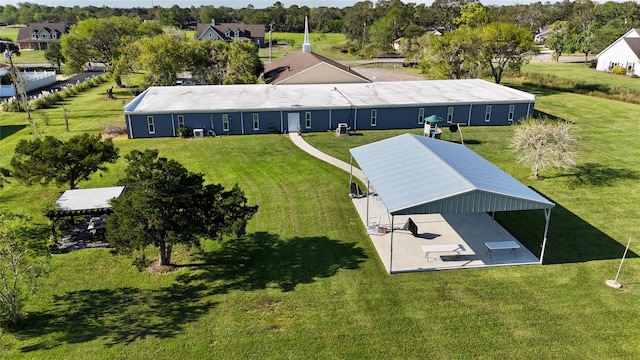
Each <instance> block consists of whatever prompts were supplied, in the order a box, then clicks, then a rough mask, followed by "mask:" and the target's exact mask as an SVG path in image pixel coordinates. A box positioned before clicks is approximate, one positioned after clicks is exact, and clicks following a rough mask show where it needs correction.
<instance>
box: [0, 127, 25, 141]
mask: <svg viewBox="0 0 640 360" xmlns="http://www.w3.org/2000/svg"><path fill="white" fill-rule="evenodd" d="M25 127H27V126H26V125H0V140H3V139H6V138H8V137H9V136H11V135H13V134H15V133H17V132H18V131H20V130H22V129H24V128H25Z"/></svg>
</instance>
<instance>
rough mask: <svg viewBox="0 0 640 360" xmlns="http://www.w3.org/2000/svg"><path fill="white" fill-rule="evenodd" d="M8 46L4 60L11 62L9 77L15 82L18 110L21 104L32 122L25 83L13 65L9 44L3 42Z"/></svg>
mask: <svg viewBox="0 0 640 360" xmlns="http://www.w3.org/2000/svg"><path fill="white" fill-rule="evenodd" d="M3 43H5V44H6V45H7V47H6V49H5V50H4V53H3V55H4V59H5V61H7V60H8V61H9V76H11V80H12V81H13V89H14V91H15V95H16V99H17V100H18V110H19V109H20V104H22V107H24V110H25V111H26V113H27V119H28V120H31V112H30V111H29V99H27V91H26V89H25V88H24V83H23V82H22V77H21V76H20V73H19V72H18V70H17V69H16V67H15V65H13V59H12V56H13V54H12V53H11V50H9V44H10V43H9V42H8V41H3Z"/></svg>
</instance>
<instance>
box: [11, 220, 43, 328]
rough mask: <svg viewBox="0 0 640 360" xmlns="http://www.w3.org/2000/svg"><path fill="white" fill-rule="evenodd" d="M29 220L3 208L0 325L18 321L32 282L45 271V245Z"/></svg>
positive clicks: (12, 323)
mask: <svg viewBox="0 0 640 360" xmlns="http://www.w3.org/2000/svg"><path fill="white" fill-rule="evenodd" d="M30 220H31V219H30V218H28V217H27V216H25V215H18V214H12V213H7V212H3V211H0V325H6V324H8V325H15V324H17V322H18V319H19V315H20V306H21V305H22V302H23V301H24V296H25V295H27V290H28V288H29V287H30V286H29V285H34V281H35V280H36V279H37V278H38V277H39V276H40V275H42V274H43V270H44V262H43V256H44V254H45V253H46V246H44V244H45V242H44V241H42V240H43V239H38V237H36V236H34V234H36V233H37V230H36V229H34V228H33V227H32V226H31V225H28V224H29V223H30V222H31V221H30ZM36 239H37V240H36ZM31 287H32V286H31ZM33 289H34V288H33V287H32V290H33Z"/></svg>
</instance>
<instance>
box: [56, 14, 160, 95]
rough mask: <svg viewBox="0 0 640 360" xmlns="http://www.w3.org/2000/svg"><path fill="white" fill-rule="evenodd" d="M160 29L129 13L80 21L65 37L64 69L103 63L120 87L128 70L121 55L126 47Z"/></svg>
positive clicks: (77, 69) (63, 41)
mask: <svg viewBox="0 0 640 360" xmlns="http://www.w3.org/2000/svg"><path fill="white" fill-rule="evenodd" d="M161 32H162V29H161V28H160V27H159V26H154V25H149V24H141V23H140V19H138V18H129V17H126V16H112V17H108V18H94V19H87V20H83V21H80V22H78V24H76V25H74V26H72V27H71V29H70V30H69V32H68V33H67V34H65V35H63V36H62V40H61V43H62V54H63V55H64V57H65V59H66V63H65V64H66V67H65V71H67V72H69V73H76V72H80V71H82V69H83V67H84V65H85V64H86V63H87V62H97V63H103V64H105V65H106V66H107V71H109V72H110V73H111V74H112V75H113V77H114V81H115V82H116V84H117V85H118V86H120V85H122V81H121V76H122V75H123V74H124V73H126V67H124V66H123V64H125V63H126V62H127V61H128V60H125V59H123V58H122V55H123V51H124V49H125V46H126V45H127V44H130V43H131V42H133V41H135V40H137V39H139V38H141V37H143V36H149V35H151V34H159V33H161ZM119 61H120V63H118V62H119ZM123 61H124V62H123ZM117 70H118V71H117Z"/></svg>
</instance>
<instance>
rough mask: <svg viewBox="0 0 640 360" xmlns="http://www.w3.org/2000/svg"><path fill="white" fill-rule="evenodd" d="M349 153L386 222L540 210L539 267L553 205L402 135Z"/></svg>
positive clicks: (471, 159) (442, 144)
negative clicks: (416, 216)
mask: <svg viewBox="0 0 640 360" xmlns="http://www.w3.org/2000/svg"><path fill="white" fill-rule="evenodd" d="M349 151H350V153H351V157H352V161H353V160H355V161H356V162H357V163H358V166H359V167H360V169H362V171H363V172H364V173H365V176H366V177H367V179H368V181H369V184H367V186H369V185H371V186H373V188H375V190H376V193H377V194H378V197H379V199H380V200H381V201H382V203H383V204H384V205H385V207H386V208H387V210H388V211H389V213H390V214H391V215H392V217H393V216H395V215H411V214H437V213H468V212H491V213H492V212H497V211H517V210H534V209H543V210H544V211H545V220H546V223H545V230H544V237H543V243H542V252H541V255H540V263H542V258H543V256H544V249H545V246H546V240H547V231H548V227H549V219H550V216H551V208H553V207H554V206H555V204H554V203H553V202H551V201H549V200H547V199H546V198H545V197H543V196H542V195H540V194H538V193H537V192H535V191H533V190H532V189H530V188H529V187H527V186H526V185H524V184H522V183H521V182H519V181H518V180H516V179H514V178H513V177H511V176H510V175H509V174H507V173H506V172H504V171H502V170H501V169H500V168H498V167H497V166H495V165H493V164H492V163H490V162H489V161H487V160H486V159H484V158H483V157H481V156H480V155H478V154H476V153H475V152H474V151H472V150H471V149H469V148H467V147H465V146H464V145H460V144H457V143H452V142H448V141H442V140H437V139H432V138H429V137H423V136H417V135H414V134H404V135H399V136H396V137H393V138H389V139H385V140H382V141H378V142H375V143H371V144H367V145H363V146H359V147H357V148H353V149H350V150H349ZM392 223H393V218H392ZM391 241H392V242H393V232H392V236H391ZM391 246H392V247H393V245H391ZM390 272H391V267H390Z"/></svg>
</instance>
